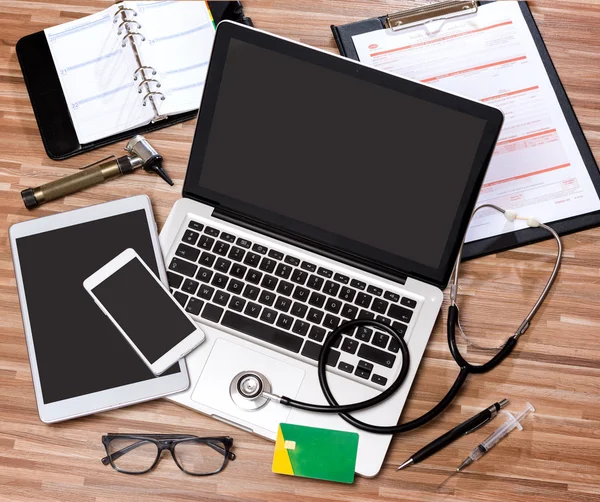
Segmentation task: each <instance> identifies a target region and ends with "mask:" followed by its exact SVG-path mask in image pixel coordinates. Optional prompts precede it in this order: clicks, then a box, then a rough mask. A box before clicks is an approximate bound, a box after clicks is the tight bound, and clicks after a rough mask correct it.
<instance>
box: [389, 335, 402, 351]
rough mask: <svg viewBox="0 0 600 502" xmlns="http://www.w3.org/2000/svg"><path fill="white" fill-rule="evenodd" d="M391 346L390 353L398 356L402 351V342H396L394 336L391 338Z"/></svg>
mask: <svg viewBox="0 0 600 502" xmlns="http://www.w3.org/2000/svg"><path fill="white" fill-rule="evenodd" d="M390 338H391V340H390V345H389V347H388V348H387V349H388V350H389V351H390V352H393V353H394V354H397V353H398V351H399V350H400V342H398V340H396V339H395V338H394V337H393V336H392V337H390Z"/></svg>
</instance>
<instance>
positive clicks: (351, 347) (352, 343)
mask: <svg viewBox="0 0 600 502" xmlns="http://www.w3.org/2000/svg"><path fill="white" fill-rule="evenodd" d="M356 349H358V342H357V341H356V340H355V339H354V338H348V337H347V336H346V337H344V341H343V342H342V350H343V351H344V352H348V353H349V354H354V353H355V352H356Z"/></svg>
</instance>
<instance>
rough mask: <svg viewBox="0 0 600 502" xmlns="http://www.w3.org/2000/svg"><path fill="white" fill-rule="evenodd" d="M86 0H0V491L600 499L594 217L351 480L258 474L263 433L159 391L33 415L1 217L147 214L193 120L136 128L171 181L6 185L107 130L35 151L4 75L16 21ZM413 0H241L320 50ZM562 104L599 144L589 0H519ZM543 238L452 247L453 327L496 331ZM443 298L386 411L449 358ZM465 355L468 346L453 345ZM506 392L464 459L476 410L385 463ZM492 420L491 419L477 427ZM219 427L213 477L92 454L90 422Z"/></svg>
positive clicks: (158, 209)
mask: <svg viewBox="0 0 600 502" xmlns="http://www.w3.org/2000/svg"><path fill="white" fill-rule="evenodd" d="M110 3H111V2H110V1H102V0H89V1H86V2H84V1H82V0H56V1H53V2H45V1H41V0H18V1H16V0H0V42H1V43H0V191H1V192H2V194H1V196H0V312H1V313H2V314H1V317H0V500H2V501H86V502H88V501H89V502H91V501H96V502H104V501H113V500H119V501H133V500H145V501H147V502H150V501H153V500H178V501H182V500H255V501H262V500H285V499H291V498H292V497H293V499H294V500H296V501H314V500H322V499H330V500H343V501H365V500H404V501H409V500H415V501H433V500H448V501H450V500H452V501H459V500H460V501H493V500H500V499H502V500H510V501H533V500H535V501H582V502H583V501H591V500H600V336H599V335H598V333H599V329H600V309H599V308H598V303H599V299H600V246H599V245H598V241H599V238H600V230H599V229H593V230H588V231H586V232H581V233H578V234H575V235H571V236H568V237H565V238H564V246H565V253H564V261H563V266H562V269H561V271H560V275H559V278H558V280H557V283H556V286H555V287H554V290H553V291H552V293H551V294H550V297H549V300H548V301H547V302H546V304H545V305H544V307H543V308H542V310H541V311H540V313H539V314H538V316H537V317H536V319H535V322H534V325H533V327H532V328H531V329H530V330H529V331H528V333H527V335H526V336H524V337H523V339H522V340H521V341H520V342H519V345H518V347H517V349H516V350H515V353H514V355H513V356H512V357H511V358H510V359H509V360H507V361H506V362H505V363H504V364H503V365H502V366H501V367H499V368H497V369H496V370H494V371H493V372H492V373H490V374H488V375H486V376H484V377H475V378H473V379H470V380H469V381H468V382H467V385H466V387H465V389H464V391H463V392H462V394H461V395H460V397H459V398H458V399H457V400H456V401H455V402H454V403H453V404H452V405H451V406H450V408H449V410H448V411H447V412H446V413H444V414H443V415H442V416H441V417H439V418H438V419H437V420H435V421H434V422H433V423H431V424H429V425H428V426H426V427H423V428H422V429H419V430H418V431H415V432H412V433H409V434H406V435H404V436H398V437H396V438H395V439H394V441H393V442H392V447H391V449H390V451H389V454H388V456H387V459H386V463H385V465H384V468H383V469H382V471H381V473H380V475H379V476H378V477H377V478H375V479H358V480H357V481H356V482H355V483H354V485H350V486H342V485H336V484H332V483H326V482H319V481H312V480H304V479H297V478H290V477H284V476H279V475H276V474H272V473H271V459H272V452H273V446H272V444H271V443H269V442H267V441H265V440H263V439H260V438H257V437H254V436H252V435H250V434H247V433H245V432H242V431H240V430H238V429H235V428H233V427H229V426H226V425H223V424H221V423H219V422H216V421H214V420H211V419H209V418H206V417H203V416H201V415H199V414H197V413H194V412H193V411H190V410H186V409H183V408H180V407H178V406H176V405H175V404H172V403H170V402H167V401H165V400H159V401H154V402H151V403H146V404H142V405H138V406H133V407H130V408H126V409H121V410H116V411H112V412H108V413H102V414H99V415H96V416H92V417H86V418H82V419H78V420H74V421H70V422H66V423H62V424H58V425H44V424H42V423H41V422H40V421H39V418H38V415H37V410H36V405H35V398H34V394H33V387H32V382H31V374H30V369H29V361H28V358H27V350H26V346H25V340H24V335H23V327H22V322H21V315H20V310H19V303H18V297H17V291H16V286H15V278H14V273H13V266H12V261H11V255H10V249H9V241H8V228H9V227H10V225H12V224H13V223H16V222H19V221H24V220H27V219H30V218H33V217H37V216H44V215H48V214H54V213H58V212H62V211H66V210H69V209H74V208H77V207H83V206H87V205H90V204H96V203H100V202H105V201H109V200H114V199H117V198H120V197H124V196H128V195H135V194H140V193H145V194H148V195H149V196H150V197H151V199H152V203H153V205H154V210H155V214H156V219H157V222H158V224H159V228H160V227H161V226H162V225H163V224H164V221H165V219H166V217H167V215H168V213H169V210H170V208H171V205H172V204H173V203H174V202H175V200H176V199H177V198H178V197H179V194H180V191H181V187H182V182H183V178H184V174H185V169H186V159H187V155H188V151H189V148H190V143H191V140H192V135H193V133H194V123H193V122H188V123H185V124H183V125H176V126H173V127H170V128H168V129H165V130H162V131H159V132H155V133H152V134H150V135H149V138H150V140H151V141H152V144H153V145H154V146H155V147H156V148H157V150H158V151H159V152H161V153H162V154H163V155H164V157H165V168H166V169H167V171H168V172H169V173H170V175H171V176H172V178H173V179H174V180H175V181H176V186H175V187H174V188H170V187H168V186H167V185H166V184H164V183H163V182H162V181H161V180H159V179H158V177H155V176H149V175H146V174H144V173H139V174H135V175H133V176H131V177H128V178H127V179H120V180H116V181H112V182H110V183H108V184H105V185H102V186H97V187H94V188H92V189H90V190H86V191H85V192H81V193H77V194H75V195H72V196H70V197H66V198H65V199H62V200H59V201H55V202H53V203H50V204H47V205H44V206H43V207H42V208H40V209H37V210H36V211H35V212H29V211H27V210H26V209H25V208H24V207H23V204H22V202H21V198H20V195H19V193H20V191H21V190H22V189H24V188H26V187H29V186H37V185H40V184H41V183H44V182H47V181H50V180H53V179H56V178H57V177H59V176H65V175H67V174H70V173H72V172H74V170H75V169H77V168H79V167H80V166H82V165H84V164H87V163H89V162H92V161H95V160H98V159H100V158H102V157H103V156H106V155H109V154H112V153H116V152H117V151H118V149H120V148H122V147H123V146H124V143H123V144H118V145H112V146H108V147H105V148H102V149H101V150H98V151H94V152H91V153H88V154H85V155H81V156H78V157H75V158H72V159H69V160H65V161H62V162H54V161H51V160H49V159H48V158H47V157H46V155H45V153H44V150H43V147H42V143H41V141H40V137H39V133H38V130H37V126H36V122H35V119H34V116H33V112H32V110H31V106H30V103H29V99H28V96H27V91H26V89H25V84H24V83H23V79H22V76H21V72H20V69H19V65H18V62H17V57H16V54H15V44H16V42H17V40H18V39H19V38H21V37H22V36H24V35H27V34H29V33H32V32H34V31H38V30H42V29H44V28H46V27H50V26H53V25H55V24H59V23H62V22H66V21H70V20H72V19H76V18H79V17H82V16H85V15H88V14H91V13H94V12H97V11H98V10H100V9H102V8H105V7H107V6H108V5H110ZM415 3H416V2H409V1H392V0H361V1H356V0H354V1H352V0H343V1H342V0H339V1H335V2H333V1H331V0H296V1H294V2H284V1H275V0H262V1H258V0H248V1H247V2H246V12H247V14H248V15H249V16H251V17H252V18H253V20H254V22H255V24H256V26H257V27H260V28H262V29H265V30H268V31H272V32H274V33H277V34H280V35H284V36H287V37H290V38H292V39H295V40H299V41H301V42H304V43H307V44H311V45H314V46H317V47H320V48H324V49H327V50H331V51H336V49H335V44H334V41H333V38H332V35H331V32H330V29H329V25H330V24H331V23H334V24H342V23H347V22H351V21H356V20H359V19H362V18H364V17H367V16H374V15H379V14H383V13H386V12H391V11H395V10H397V9H401V8H406V7H409V6H412V5H414V4H415ZM531 6H532V10H533V13H534V16H535V18H536V20H537V22H538V24H539V26H540V29H541V31H542V34H543V36H544V39H545V41H546V44H547V46H548V49H549V51H550V53H551V55H552V58H553V60H554V64H555V65H556V68H557V70H558V73H559V74H560V77H561V79H562V81H563V83H564V85H565V87H566V89H567V93H568V95H569V97H570V99H571V101H572V103H573V105H574V107H575V110H576V113H577V116H578V118H579V121H580V122H581V125H582V127H583V130H584V131H585V134H586V136H587V138H588V140H589V142H590V144H591V146H592V149H593V151H594V154H595V157H596V158H597V159H600V84H599V82H600V1H599V0H569V1H565V0H560V1H559V0H555V1H546V0H544V1H536V2H532V4H531ZM554 252H555V249H554V245H553V243H552V242H546V243H541V244H537V245H534V246H529V247H526V248H520V249H517V250H513V251H509V252H506V253H502V254H499V255H494V256H488V257H485V258H482V259H478V260H476V261H473V262H470V263H468V264H466V265H465V266H464V268H463V274H464V275H463V278H462V283H461V294H462V306H463V314H464V319H465V327H466V329H467V330H468V331H469V332H472V333H474V337H475V338H476V339H477V340H478V341H486V342H490V343H496V342H499V341H501V340H502V339H503V337H505V336H506V335H507V334H509V333H512V332H513V330H514V329H515V327H516V326H517V325H518V323H520V322H521V319H522V318H523V316H524V315H525V313H526V312H525V310H524V309H525V308H529V305H530V304H531V303H532V302H533V301H534V300H535V298H536V295H537V294H538V291H539V290H540V288H541V287H542V286H543V284H544V283H545V281H546V277H547V274H548V273H549V272H550V270H551V267H552V262H553V256H554ZM446 307H447V305H446V304H445V305H444V308H443V309H442V314H441V315H440V317H439V319H438V322H437V324H436V328H435V331H434V334H433V336H432V338H431V342H430V344H429V346H428V349H427V352H426V354H425V358H424V360H423V363H422V365H421V370H420V371H419V374H418V377H417V380H416V383H415V385H414V387H413V390H412V393H411V398H410V400H409V404H408V406H407V407H406V409H405V411H404V413H403V417H402V418H403V420H408V419H411V418H414V417H416V416H418V415H420V414H421V413H422V412H425V411H427V410H428V409H430V408H431V407H432V406H433V405H434V404H435V403H437V402H438V400H439V399H440V398H441V396H442V395H443V394H444V393H445V392H446V391H447V389H448V387H449V385H450V383H451V382H452V381H453V379H454V378H455V376H456V373H457V370H456V366H455V365H454V362H453V361H452V360H451V358H450V355H449V353H448V350H447V346H446V342H445V326H444V323H445V318H446V314H445V310H446ZM468 352H469V356H470V357H472V358H473V359H474V360H476V361H477V360H479V359H480V357H481V354H478V353H477V352H476V351H468ZM502 397H507V398H509V399H510V400H511V406H510V408H511V409H513V410H519V409H522V407H523V406H524V403H525V402H526V401H531V402H532V403H533V405H534V406H535V407H536V413H535V414H534V415H533V416H532V417H531V418H528V419H527V422H526V424H525V429H524V430H523V431H522V432H515V433H513V434H512V435H511V436H510V437H509V438H507V439H506V440H504V441H503V442H502V444H501V445H499V446H498V447H497V448H496V449H495V450H494V451H493V452H492V453H490V454H489V455H488V456H487V457H485V458H484V459H482V460H480V461H479V462H477V463H476V464H474V465H473V466H471V467H470V468H469V469H468V470H467V471H466V472H465V473H462V474H458V475H452V476H451V474H452V473H453V470H454V468H455V467H456V466H457V465H458V463H459V462H460V461H461V460H462V459H463V458H464V457H465V456H466V455H467V453H468V451H470V449H471V448H472V447H473V446H474V444H475V443H476V442H477V441H479V440H481V439H483V438H484V437H485V436H486V435H487V434H489V432H490V431H491V427H487V428H484V429H483V430H480V431H477V432H476V433H474V434H473V435H471V436H469V437H467V438H463V439H461V440H460V441H457V442H456V443H454V444H453V445H452V446H450V447H449V448H446V449H445V450H443V451H442V452H440V453H438V454H437V455H435V456H434V457H432V458H430V459H429V460H427V461H426V462H424V463H422V464H420V465H418V466H414V467H412V468H410V469H407V470H406V471H402V472H396V470H395V468H396V467H397V466H398V465H399V464H400V463H401V462H402V461H404V460H405V459H406V458H407V457H408V456H410V454H412V453H414V452H415V451H416V450H417V449H419V448H420V447H421V446H423V445H424V444H425V443H426V442H428V441H430V440H431V439H433V438H434V437H436V436H438V435H439V434H441V433H442V432H445V431H446V430H448V429H449V428H450V427H451V426H453V425H455V424H456V423H458V422H460V421H462V420H464V419H466V418H467V417H469V416H471V415H473V414H474V413H475V412H476V411H479V410H480V409H481V408H483V407H485V406H488V405H489V404H490V403H492V402H494V401H497V400H499V399H500V398H502ZM497 425H498V423H495V424H494V427H495V426H497ZM127 431H135V432H187V433H194V434H199V435H205V434H228V435H231V436H233V437H234V438H235V450H234V451H235V452H236V453H237V455H238V460H236V461H235V462H231V463H230V465H229V466H228V467H227V469H226V470H225V471H224V472H223V473H222V474H220V475H218V476H213V477H210V478H206V479H195V478H192V477H189V476H186V475H184V474H183V473H181V472H180V471H179V470H178V469H177V467H176V466H175V465H174V463H173V462H172V461H171V460H170V459H169V458H165V459H164V461H163V462H162V463H161V464H160V465H159V467H158V468H157V469H156V470H155V471H154V472H153V473H151V474H148V475H146V476H141V477H132V476H125V475H121V474H118V473H117V472H115V471H113V470H112V469H111V468H110V467H105V466H103V465H102V464H101V463H100V458H101V457H102V456H103V455H104V453H103V448H102V445H101V443H100V436H101V435H102V434H103V433H105V432H127Z"/></svg>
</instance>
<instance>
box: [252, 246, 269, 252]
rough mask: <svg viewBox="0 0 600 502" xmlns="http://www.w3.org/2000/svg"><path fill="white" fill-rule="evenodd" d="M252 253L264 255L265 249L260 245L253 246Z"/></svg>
mask: <svg viewBox="0 0 600 502" xmlns="http://www.w3.org/2000/svg"><path fill="white" fill-rule="evenodd" d="M252 251H256V252H257V253H258V254H266V253H267V248H266V247H264V246H261V245H260V244H254V246H252Z"/></svg>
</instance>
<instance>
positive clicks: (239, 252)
mask: <svg viewBox="0 0 600 502" xmlns="http://www.w3.org/2000/svg"><path fill="white" fill-rule="evenodd" d="M245 253H246V251H244V250H243V249H242V248H239V247H237V246H232V248H231V251H229V255H228V256H229V258H230V259H232V260H234V261H242V258H243V257H244V254H245Z"/></svg>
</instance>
